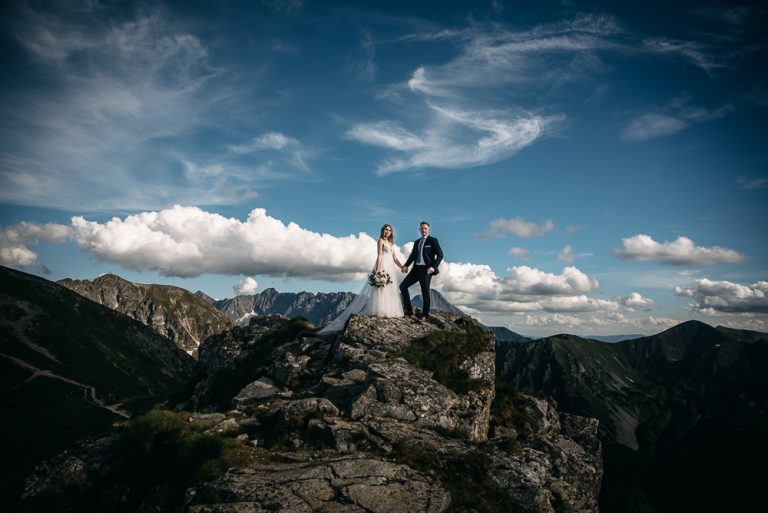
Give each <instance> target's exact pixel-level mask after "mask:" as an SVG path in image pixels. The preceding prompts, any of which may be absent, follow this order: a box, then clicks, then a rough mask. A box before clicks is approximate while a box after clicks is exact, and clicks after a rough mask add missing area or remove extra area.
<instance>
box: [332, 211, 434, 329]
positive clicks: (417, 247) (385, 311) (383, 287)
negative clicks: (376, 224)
mask: <svg viewBox="0 0 768 513" xmlns="http://www.w3.org/2000/svg"><path fill="white" fill-rule="evenodd" d="M419 233H421V237H420V238H418V239H416V240H415V241H414V242H413V249H412V250H411V254H410V255H408V258H407V259H406V261H405V263H404V264H401V263H400V261H399V260H398V259H397V255H396V254H395V250H394V245H395V244H394V240H395V233H394V230H392V226H391V225H389V224H385V225H384V226H382V227H381V233H380V234H379V239H378V241H376V248H377V250H378V251H377V256H376V265H375V266H374V268H373V272H372V273H371V277H370V278H369V280H368V282H367V283H366V284H365V285H363V289H362V290H361V291H360V294H358V296H357V297H356V298H355V299H354V300H353V301H352V302H351V303H350V304H349V306H348V307H347V309H346V310H344V312H343V313H342V314H341V315H339V316H338V317H336V318H335V319H334V320H333V321H331V322H330V323H329V324H328V325H327V326H326V327H325V328H323V329H322V330H320V333H331V332H335V331H340V330H341V329H342V328H344V325H345V324H346V322H347V319H348V318H349V317H350V316H351V315H352V314H362V315H375V316H378V317H402V316H403V315H413V307H412V306H411V295H410V293H409V292H408V289H409V288H410V287H411V286H413V285H415V284H416V283H418V284H419V286H420V288H421V301H422V306H423V308H422V310H421V315H419V317H418V320H419V321H420V322H427V321H428V320H429V307H430V293H429V287H430V284H431V282H432V277H433V276H434V275H436V274H438V273H439V271H438V267H439V266H440V263H441V262H442V261H443V251H442V249H440V243H439V242H438V240H437V239H436V238H435V237H432V236H431V235H429V223H428V222H426V221H422V222H421V224H419ZM411 264H413V268H412V269H410V270H409V266H410V265H411ZM398 270H399V271H401V272H403V273H407V274H406V277H405V278H404V279H403V281H402V283H401V284H400V286H399V287H396V280H395V277H396V274H397V273H396V271H398ZM380 273H386V274H387V275H388V276H389V278H391V279H390V280H386V277H385V279H384V280H381V281H380V282H379V283H377V280H376V279H375V276H376V275H377V274H378V276H384V275H382V274H380ZM398 289H399V290H398Z"/></svg>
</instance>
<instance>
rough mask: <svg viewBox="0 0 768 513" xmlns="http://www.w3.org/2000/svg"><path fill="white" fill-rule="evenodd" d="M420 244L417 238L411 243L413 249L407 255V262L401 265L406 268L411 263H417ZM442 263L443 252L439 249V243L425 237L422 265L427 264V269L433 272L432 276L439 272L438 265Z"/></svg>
mask: <svg viewBox="0 0 768 513" xmlns="http://www.w3.org/2000/svg"><path fill="white" fill-rule="evenodd" d="M420 243H421V238H418V239H416V240H415V241H414V243H413V249H412V250H411V254H410V255H408V260H406V261H405V264H403V265H404V266H405V267H408V266H409V265H411V263H415V262H418V261H419V244H420ZM442 261H443V250H442V249H440V242H438V240H437V239H436V238H435V237H432V236H431V235H427V240H425V241H424V263H425V264H427V267H431V268H432V269H434V270H435V272H434V274H438V273H439V272H440V271H438V270H437V268H438V266H439V265H440V262H442Z"/></svg>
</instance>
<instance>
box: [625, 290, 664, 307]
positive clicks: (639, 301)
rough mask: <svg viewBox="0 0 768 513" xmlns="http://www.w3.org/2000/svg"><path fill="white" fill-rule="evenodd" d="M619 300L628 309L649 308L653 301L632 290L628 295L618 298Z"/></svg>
mask: <svg viewBox="0 0 768 513" xmlns="http://www.w3.org/2000/svg"><path fill="white" fill-rule="evenodd" d="M619 302H620V303H621V304H622V305H623V306H624V307H626V308H627V309H629V310H650V309H651V307H652V306H653V304H654V303H655V301H654V300H653V299H651V298H648V297H645V296H643V295H642V294H640V293H639V292H632V293H630V294H629V295H628V296H626V297H623V298H620V299H619Z"/></svg>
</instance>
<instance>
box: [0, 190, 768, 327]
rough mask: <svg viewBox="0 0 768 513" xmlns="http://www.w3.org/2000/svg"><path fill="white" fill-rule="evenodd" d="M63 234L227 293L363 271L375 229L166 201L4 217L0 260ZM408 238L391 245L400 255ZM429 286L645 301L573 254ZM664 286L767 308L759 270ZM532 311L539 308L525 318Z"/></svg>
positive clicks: (573, 314)
mask: <svg viewBox="0 0 768 513" xmlns="http://www.w3.org/2000/svg"><path fill="white" fill-rule="evenodd" d="M497 221H499V222H497V223H496V222H495V224H494V225H493V226H495V227H497V228H498V229H502V228H503V229H505V230H506V231H509V232H514V231H515V230H517V231H518V232H519V233H518V235H519V236H526V235H531V234H534V233H536V232H542V231H544V232H546V231H549V229H551V225H552V222H551V221H550V220H547V222H545V223H544V224H543V225H541V226H538V225H535V224H534V223H529V222H526V221H524V220H522V219H519V218H516V219H513V220H509V221H507V220H497ZM70 240H71V241H72V242H74V243H75V244H76V245H77V246H78V248H79V249H80V250H81V251H83V252H85V253H87V254H89V255H91V256H92V257H94V258H96V259H97V260H100V261H104V262H110V263H115V264H118V265H120V266H122V267H124V268H126V269H134V270H153V271H157V272H159V273H160V274H163V275H166V276H171V277H196V276H200V275H203V274H206V273H213V274H221V275H231V276H232V275H241V276H243V275H244V276H245V278H244V279H242V280H241V281H240V282H238V283H237V284H236V285H235V286H234V287H233V290H234V292H235V293H236V294H238V295H240V294H254V293H255V292H256V290H257V288H258V283H257V281H256V280H255V279H254V278H252V276H257V275H261V276H271V277H297V278H307V279H312V280H324V281H329V282H349V281H362V280H363V279H364V278H365V276H366V274H367V273H368V271H369V270H370V266H371V262H373V261H374V260H375V257H376V255H375V248H376V244H375V240H374V239H373V238H372V237H370V236H369V235H367V234H366V233H359V234H357V235H348V236H342V237H339V236H335V235H330V234H322V233H317V232H314V231H311V230H307V229H305V228H302V227H301V226H299V225H298V224H296V223H294V222H288V223H285V222H283V221H281V220H279V219H276V218H274V217H271V216H269V215H268V214H267V213H266V210H264V209H261V208H256V209H253V210H252V211H251V212H250V214H249V215H248V217H247V219H245V220H244V221H241V220H239V219H236V218H232V217H224V216H222V215H220V214H216V213H211V212H207V211H205V210H202V209H200V208H197V207H183V206H179V205H176V206H174V207H173V208H169V209H164V210H161V211H158V212H142V213H138V214H133V215H128V216H125V217H124V218H119V217H114V218H112V219H111V220H109V221H106V222H96V221H89V220H87V219H86V218H85V217H83V216H74V217H72V219H71V224H70V225H63V224H55V223H48V224H35V223H29V222H21V223H18V224H16V225H13V226H8V227H5V228H3V229H2V230H0V263H2V264H3V265H7V266H11V267H21V268H25V267H31V266H35V265H39V264H38V262H37V255H36V254H35V252H34V251H33V250H32V249H30V246H34V245H37V244H61V243H64V242H67V241H70ZM623 243H624V244H623V246H624V247H623V249H622V250H614V253H615V254H616V256H618V257H620V258H623V259H634V260H651V259H654V260H659V261H662V262H668V263H673V264H681V263H686V264H689V263H692V264H697V265H706V264H714V263H722V262H739V261H741V260H743V258H744V257H743V256H742V255H741V254H739V253H738V252H736V251H733V250H729V249H725V248H720V247H711V248H707V247H699V246H696V245H695V244H694V243H693V241H691V240H690V239H688V238H686V237H680V238H678V239H677V240H675V241H673V242H666V243H658V242H656V241H654V240H653V239H652V238H651V237H649V236H647V235H637V236H634V237H629V238H625V239H623ZM412 244H413V243H412V242H408V243H406V244H405V245H404V246H403V247H402V248H397V249H396V251H397V253H398V255H399V257H400V258H401V261H403V260H404V254H406V253H408V252H409V251H410V247H411V245H412ZM514 253H515V254H524V253H521V252H520V251H516V252H514ZM560 256H562V255H560ZM560 259H561V260H562V258H560ZM433 287H434V288H435V289H437V290H440V291H441V292H442V293H443V294H444V295H445V296H446V297H447V298H448V300H449V301H451V302H453V303H454V304H456V305H457V306H459V307H460V308H462V309H464V310H465V311H466V312H467V313H470V314H472V315H481V316H491V317H493V316H500V315H525V316H526V317H525V323H526V325H530V326H532V327H535V326H539V325H540V324H539V323H540V322H544V321H543V320H542V319H547V320H548V322H550V323H553V324H556V325H563V326H570V327H577V326H582V327H584V326H592V327H599V326H603V325H606V324H611V323H619V324H625V325H629V326H636V327H638V328H640V327H642V326H641V325H640V321H638V319H637V317H636V316H632V315H631V314H632V313H641V312H648V311H651V310H652V309H653V308H654V306H655V304H656V302H655V301H654V300H653V299H651V298H649V297H646V296H643V295H642V294H641V293H639V292H636V291H632V292H630V293H629V294H628V295H626V296H621V297H614V298H596V297H591V296H590V295H589V294H592V293H595V292H596V291H598V290H599V289H600V282H599V281H598V279H597V278H595V277H593V276H589V275H588V274H586V273H584V272H583V271H581V270H580V269H578V268H577V267H575V266H572V265H571V266H566V267H564V268H563V269H562V271H561V272H559V273H551V272H545V271H542V270H540V269H537V268H534V267H530V266H527V265H518V266H511V267H508V268H507V269H506V274H504V275H501V276H500V275H497V274H496V273H495V272H494V271H493V269H492V268H491V267H490V266H489V265H485V264H475V263H465V262H451V261H450V260H448V261H446V262H445V263H444V264H443V266H442V267H441V273H440V274H439V275H438V276H437V277H436V278H435V279H434V281H433ZM674 293H675V295H677V296H678V297H682V298H691V299H693V300H694V303H692V304H691V306H690V309H691V310H692V311H694V312H698V313H701V314H705V315H723V314H735V315H742V314H750V315H751V314H765V313H768V283H767V282H764V281H761V282H757V283H754V284H752V285H741V284H738V283H733V282H728V281H713V280H709V279H699V280H696V282H695V284H694V286H692V287H681V286H678V287H676V288H675V290H674ZM533 314H539V315H543V317H537V318H536V320H534V319H533V318H532V317H531V315H533ZM653 317H654V318H655V319H656V321H658V323H657V324H653V323H651V320H650V317H646V318H645V321H644V322H646V324H645V327H646V328H647V327H648V326H651V325H653V326H661V325H666V324H669V323H671V322H672V321H673V320H670V319H667V320H663V319H664V318H663V317H659V316H653ZM578 319H580V320H578ZM659 319H662V320H659ZM656 321H654V322H656ZM648 323H651V324H648Z"/></svg>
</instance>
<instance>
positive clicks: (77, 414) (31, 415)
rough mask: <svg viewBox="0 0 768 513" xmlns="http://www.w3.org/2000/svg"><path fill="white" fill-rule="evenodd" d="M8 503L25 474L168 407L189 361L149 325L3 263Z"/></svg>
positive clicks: (0, 331) (0, 360)
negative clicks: (158, 405)
mask: <svg viewBox="0 0 768 513" xmlns="http://www.w3.org/2000/svg"><path fill="white" fill-rule="evenodd" d="M0 290H2V293H0V369H2V372H0V376H2V378H1V382H2V393H1V394H0V411H2V415H0V417H1V418H2V419H3V420H2V421H0V446H1V447H0V449H1V450H2V453H3V459H4V460H5V464H6V465H8V464H9V463H10V462H12V464H13V469H5V471H6V472H7V478H6V479H3V480H2V481H0V496H2V499H0V500H3V502H4V499H5V498H6V497H7V496H8V495H9V494H12V493H13V492H14V490H15V489H16V488H17V487H18V486H20V479H22V478H23V474H24V473H25V472H28V471H29V470H31V469H32V467H33V466H34V465H35V464H37V463H39V462H40V461H41V460H42V459H44V458H47V457H50V456H52V455H54V454H56V453H58V452H60V451H61V450H63V449H66V448H69V447H70V446H71V445H72V444H73V443H74V442H75V441H76V440H78V439H80V438H81V437H83V436H92V435H96V434H99V433H103V432H104V431H109V430H110V429H111V426H112V424H113V423H115V422H122V421H123V420H124V419H125V418H126V416H129V415H131V414H132V413H133V412H137V411H142V410H144V409H146V408H147V407H148V406H151V405H152V404H153V403H154V402H156V401H161V400H164V399H165V398H166V397H167V396H168V395H169V394H170V393H171V392H172V391H173V390H175V389H177V388H180V387H181V385H182V384H183V383H184V382H185V381H186V379H188V377H189V375H190V374H191V371H192V362H193V361H194V360H193V359H192V358H191V357H190V356H189V355H187V354H186V353H184V352H183V351H182V350H181V349H180V348H178V347H177V346H176V345H175V344H173V342H171V341H170V340H169V339H168V338H166V337H163V336H160V335H159V334H157V333H156V332H155V331H154V330H152V329H150V328H149V327H147V326H145V325H144V324H142V323H140V322H138V321H135V320H134V319H131V318H129V317H128V316H126V315H123V314H121V313H119V312H115V311H114V310H111V309H110V308H107V307H105V306H102V305H100V304H97V303H95V302H93V301H91V300H89V299H86V298H85V297H83V296H81V295H79V294H77V293H76V292H73V291H71V290H69V289H68V288H65V287H63V286H61V285H58V284H56V283H54V282H51V281H48V280H45V279H43V278H39V277H37V276H33V275H30V274H27V273H23V272H21V271H15V270H13V269H9V268H6V267H2V266H0Z"/></svg>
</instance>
